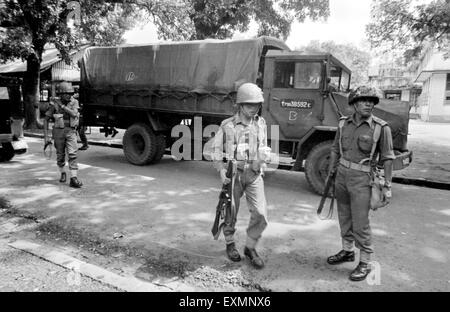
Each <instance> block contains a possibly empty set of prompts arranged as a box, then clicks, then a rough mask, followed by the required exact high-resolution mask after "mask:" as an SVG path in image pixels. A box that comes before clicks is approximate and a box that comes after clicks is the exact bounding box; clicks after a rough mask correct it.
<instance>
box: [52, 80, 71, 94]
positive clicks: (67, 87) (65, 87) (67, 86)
mask: <svg viewBox="0 0 450 312" xmlns="http://www.w3.org/2000/svg"><path fill="white" fill-rule="evenodd" d="M56 93H58V94H60V93H75V89H74V88H73V86H72V83H70V82H67V81H63V82H61V83H59V84H58V85H57V86H56Z"/></svg>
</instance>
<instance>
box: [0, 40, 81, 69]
mask: <svg viewBox="0 0 450 312" xmlns="http://www.w3.org/2000/svg"><path fill="white" fill-rule="evenodd" d="M87 47H88V45H85V46H83V47H81V48H80V51H84V49H86V48H87ZM80 51H77V52H75V56H77V55H78V54H79V52H80ZM59 61H61V56H60V54H59V51H58V49H56V48H50V49H46V50H45V51H44V53H42V62H41V72H42V71H44V70H46V69H47V68H49V67H50V66H52V65H53V64H55V63H57V62H59ZM26 71H27V62H26V61H25V62H24V61H22V60H16V61H14V62H10V63H7V64H4V65H0V73H21V72H26Z"/></svg>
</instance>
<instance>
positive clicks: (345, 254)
mask: <svg viewBox="0 0 450 312" xmlns="http://www.w3.org/2000/svg"><path fill="white" fill-rule="evenodd" d="M353 261H355V252H354V251H346V250H341V251H339V252H338V253H337V254H335V255H334V256H331V257H328V259H327V262H328V264H339V263H343V262H353Z"/></svg>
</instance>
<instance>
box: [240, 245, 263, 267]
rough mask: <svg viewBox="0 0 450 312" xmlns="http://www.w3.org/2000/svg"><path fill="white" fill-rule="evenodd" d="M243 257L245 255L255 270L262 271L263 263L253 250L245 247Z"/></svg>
mask: <svg viewBox="0 0 450 312" xmlns="http://www.w3.org/2000/svg"><path fill="white" fill-rule="evenodd" d="M244 255H246V256H247V257H248V258H249V259H250V262H251V263H252V264H253V266H254V267H255V268H257V269H262V268H263V267H264V261H263V259H261V257H260V256H258V254H257V253H256V250H255V249H253V248H248V247H245V248H244Z"/></svg>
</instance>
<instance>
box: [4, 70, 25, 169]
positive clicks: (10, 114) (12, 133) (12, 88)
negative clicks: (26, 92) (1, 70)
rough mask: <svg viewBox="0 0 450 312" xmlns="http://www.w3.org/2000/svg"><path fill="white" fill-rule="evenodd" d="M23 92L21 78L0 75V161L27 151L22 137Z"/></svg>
mask: <svg viewBox="0 0 450 312" xmlns="http://www.w3.org/2000/svg"><path fill="white" fill-rule="evenodd" d="M22 108H23V104H22V93H21V80H20V79H19V78H14V77H7V76H0V162H3V161H9V160H11V159H12V158H13V157H14V155H16V154H23V153H25V152H26V151H27V149H28V145H27V144H26V142H25V141H23V140H21V137H22V116H21V115H22V112H21V110H22Z"/></svg>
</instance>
